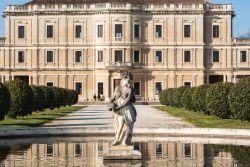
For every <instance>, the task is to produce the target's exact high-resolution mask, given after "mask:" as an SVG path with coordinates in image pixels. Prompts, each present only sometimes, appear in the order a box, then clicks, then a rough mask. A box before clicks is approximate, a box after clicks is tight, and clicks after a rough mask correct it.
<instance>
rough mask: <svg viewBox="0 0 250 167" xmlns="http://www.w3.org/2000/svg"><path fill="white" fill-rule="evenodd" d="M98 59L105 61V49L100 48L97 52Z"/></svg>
mask: <svg viewBox="0 0 250 167" xmlns="http://www.w3.org/2000/svg"><path fill="white" fill-rule="evenodd" d="M97 60H98V62H103V51H102V50H99V51H98V52H97Z"/></svg>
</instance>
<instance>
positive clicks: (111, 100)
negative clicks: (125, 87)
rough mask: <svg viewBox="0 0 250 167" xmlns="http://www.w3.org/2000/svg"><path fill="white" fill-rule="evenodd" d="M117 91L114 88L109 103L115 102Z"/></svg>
mask: <svg viewBox="0 0 250 167" xmlns="http://www.w3.org/2000/svg"><path fill="white" fill-rule="evenodd" d="M117 91H118V87H115V91H114V94H113V96H111V98H110V101H109V102H110V103H113V102H114V101H115V99H116V94H117V93H116V92H117Z"/></svg>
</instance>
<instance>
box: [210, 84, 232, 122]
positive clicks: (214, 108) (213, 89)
mask: <svg viewBox="0 0 250 167" xmlns="http://www.w3.org/2000/svg"><path fill="white" fill-rule="evenodd" d="M232 87H233V83H216V84H213V85H211V86H210V87H209V88H208V90H207V94H206V107H207V111H208V112H209V113H210V114H212V115H216V116H218V117H220V118H230V116H231V111H230V108H229V102H228V94H229V92H230V91H231V89H232Z"/></svg>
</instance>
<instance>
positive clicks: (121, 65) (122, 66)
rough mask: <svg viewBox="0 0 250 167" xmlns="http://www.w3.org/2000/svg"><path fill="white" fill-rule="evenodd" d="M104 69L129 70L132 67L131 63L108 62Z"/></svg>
mask: <svg viewBox="0 0 250 167" xmlns="http://www.w3.org/2000/svg"><path fill="white" fill-rule="evenodd" d="M106 67H107V68H110V69H129V68H131V67H132V63H131V62H108V63H106Z"/></svg>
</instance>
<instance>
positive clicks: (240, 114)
mask: <svg viewBox="0 0 250 167" xmlns="http://www.w3.org/2000/svg"><path fill="white" fill-rule="evenodd" d="M228 100H229V106H230V109H231V112H232V114H233V116H234V117H236V118H239V119H242V120H248V121H250V77H249V78H244V79H241V80H240V81H239V82H237V83H236V84H235V85H234V87H233V89H231V92H230V93H229V95H228Z"/></svg>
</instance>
